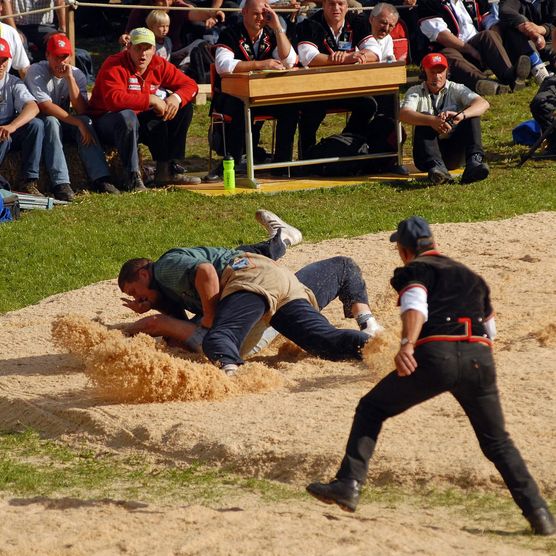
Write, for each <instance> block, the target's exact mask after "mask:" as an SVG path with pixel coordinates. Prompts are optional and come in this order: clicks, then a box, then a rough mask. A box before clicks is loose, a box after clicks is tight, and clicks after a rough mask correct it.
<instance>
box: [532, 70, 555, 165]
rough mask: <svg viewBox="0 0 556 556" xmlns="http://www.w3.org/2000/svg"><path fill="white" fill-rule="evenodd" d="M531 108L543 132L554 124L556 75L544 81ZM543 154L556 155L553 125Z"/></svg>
mask: <svg viewBox="0 0 556 556" xmlns="http://www.w3.org/2000/svg"><path fill="white" fill-rule="evenodd" d="M530 108H531V114H533V117H534V118H535V120H537V122H538V123H539V125H540V126H541V129H542V131H543V133H544V132H545V131H547V129H548V128H549V127H550V126H553V125H554V118H555V115H556V77H555V76H554V75H551V76H550V77H548V78H547V79H545V80H544V81H543V82H542V84H541V86H540V87H539V90H538V92H537V94H536V95H535V96H534V97H533V100H532V101H531V104H530ZM543 155H544V156H550V157H554V156H556V127H553V128H552V132H551V133H550V132H549V133H548V135H547V137H546V148H545V149H544V151H543Z"/></svg>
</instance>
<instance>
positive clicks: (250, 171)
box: [236, 102, 260, 188]
mask: <svg viewBox="0 0 556 556" xmlns="http://www.w3.org/2000/svg"><path fill="white" fill-rule="evenodd" d="M243 108H244V110H243V113H244V115H245V155H246V158H247V176H246V177H245V178H239V179H237V180H236V182H237V183H238V184H239V185H242V186H244V187H253V188H258V187H260V185H259V184H258V183H257V181H256V180H255V169H254V159H253V131H252V129H251V107H250V106H249V104H248V103H247V102H244V103H243Z"/></svg>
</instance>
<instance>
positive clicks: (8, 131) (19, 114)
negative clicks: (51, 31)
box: [0, 38, 44, 196]
mask: <svg viewBox="0 0 556 556" xmlns="http://www.w3.org/2000/svg"><path fill="white" fill-rule="evenodd" d="M11 57H12V54H11V52H10V45H9V44H8V43H7V41H6V40H5V39H2V38H0V89H1V90H2V102H1V103H0V164H2V162H3V161H4V158H6V155H7V154H8V152H9V151H10V150H15V149H18V150H21V161H22V174H23V180H24V183H23V184H22V185H20V186H18V187H17V190H18V191H21V192H22V193H30V194H32V195H40V196H42V193H41V192H40V191H39V189H38V187H37V186H38V180H39V165H40V161H41V151H42V143H43V137H44V126H43V123H42V121H41V120H39V119H38V118H36V117H35V116H37V114H38V113H39V107H38V106H37V103H36V102H35V99H34V97H33V95H32V94H31V93H30V92H29V90H28V89H27V87H26V86H25V85H24V84H23V82H22V81H21V79H19V78H17V77H15V76H14V75H12V74H10V73H8V66H9V60H10V59H11Z"/></svg>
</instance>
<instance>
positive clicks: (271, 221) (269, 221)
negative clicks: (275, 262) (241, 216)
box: [255, 209, 303, 246]
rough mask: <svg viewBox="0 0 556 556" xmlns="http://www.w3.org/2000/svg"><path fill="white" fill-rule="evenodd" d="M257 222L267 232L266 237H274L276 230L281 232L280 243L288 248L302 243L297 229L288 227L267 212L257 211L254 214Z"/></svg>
mask: <svg viewBox="0 0 556 556" xmlns="http://www.w3.org/2000/svg"><path fill="white" fill-rule="evenodd" d="M255 218H256V219H257V222H258V223H259V224H260V225H261V226H262V227H263V228H264V229H265V230H266V231H267V232H268V237H269V238H271V237H274V236H275V235H276V232H278V230H282V241H283V242H284V243H285V244H286V245H289V246H292V245H297V244H298V243H301V242H302V241H303V234H302V233H301V231H300V230H298V229H297V228H294V227H293V226H290V224H287V223H286V222H284V221H283V220H282V219H281V218H280V217H278V216H276V215H275V214H274V213H273V212H270V211H269V210H262V209H261V210H258V211H257V212H256V213H255Z"/></svg>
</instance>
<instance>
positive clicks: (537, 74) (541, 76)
mask: <svg viewBox="0 0 556 556" xmlns="http://www.w3.org/2000/svg"><path fill="white" fill-rule="evenodd" d="M531 75H532V76H533V77H534V78H535V81H536V82H537V85H540V84H541V83H542V82H543V81H544V80H545V79H546V78H547V77H548V76H549V75H550V74H549V73H548V70H547V69H546V66H545V65H544V64H539V65H538V66H535V67H534V68H531Z"/></svg>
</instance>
